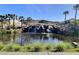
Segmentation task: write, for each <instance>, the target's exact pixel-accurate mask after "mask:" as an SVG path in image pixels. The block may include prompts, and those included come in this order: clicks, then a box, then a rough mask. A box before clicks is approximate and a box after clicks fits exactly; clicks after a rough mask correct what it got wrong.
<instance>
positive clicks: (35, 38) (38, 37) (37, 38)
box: [0, 33, 65, 45]
mask: <svg viewBox="0 0 79 59" xmlns="http://www.w3.org/2000/svg"><path fill="white" fill-rule="evenodd" d="M64 41H65V40H63V39H62V36H60V37H59V36H56V35H55V34H49V33H47V34H34V33H21V34H3V35H2V34H0V42H3V43H4V44H10V43H17V44H21V45H24V44H28V43H36V42H37V43H38V42H42V43H59V42H64Z"/></svg>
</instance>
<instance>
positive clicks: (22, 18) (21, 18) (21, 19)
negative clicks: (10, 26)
mask: <svg viewBox="0 0 79 59" xmlns="http://www.w3.org/2000/svg"><path fill="white" fill-rule="evenodd" d="M19 20H20V21H21V28H22V24H23V23H22V22H23V21H24V17H23V16H20V17H19Z"/></svg>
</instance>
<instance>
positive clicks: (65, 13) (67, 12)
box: [63, 11, 69, 24]
mask: <svg viewBox="0 0 79 59" xmlns="http://www.w3.org/2000/svg"><path fill="white" fill-rule="evenodd" d="M63 14H64V15H65V18H64V20H65V24H66V17H67V14H69V11H64V12H63Z"/></svg>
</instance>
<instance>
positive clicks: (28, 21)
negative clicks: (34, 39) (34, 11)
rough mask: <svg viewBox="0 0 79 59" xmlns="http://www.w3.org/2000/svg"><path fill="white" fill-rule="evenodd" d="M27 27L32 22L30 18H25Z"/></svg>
mask: <svg viewBox="0 0 79 59" xmlns="http://www.w3.org/2000/svg"><path fill="white" fill-rule="evenodd" d="M26 21H27V25H30V22H32V18H31V17H27V20H26Z"/></svg>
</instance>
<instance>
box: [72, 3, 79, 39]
mask: <svg viewBox="0 0 79 59" xmlns="http://www.w3.org/2000/svg"><path fill="white" fill-rule="evenodd" d="M73 8H74V9H75V22H74V32H73V40H74V39H75V38H74V37H75V33H76V28H75V27H76V25H77V23H76V18H77V11H78V10H79V4H76V5H75V6H73Z"/></svg>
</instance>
